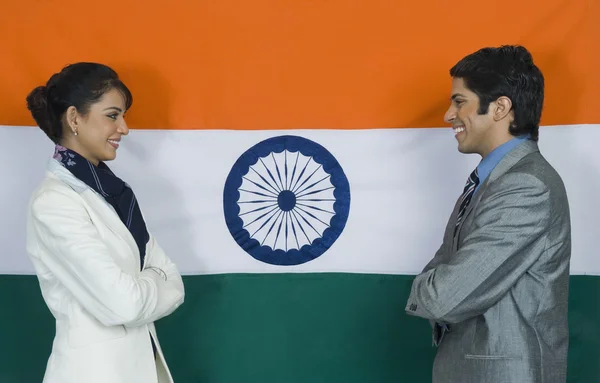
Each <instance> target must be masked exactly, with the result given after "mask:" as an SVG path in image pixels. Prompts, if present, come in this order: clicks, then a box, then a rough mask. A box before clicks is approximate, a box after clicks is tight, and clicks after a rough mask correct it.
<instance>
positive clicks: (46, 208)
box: [29, 191, 182, 326]
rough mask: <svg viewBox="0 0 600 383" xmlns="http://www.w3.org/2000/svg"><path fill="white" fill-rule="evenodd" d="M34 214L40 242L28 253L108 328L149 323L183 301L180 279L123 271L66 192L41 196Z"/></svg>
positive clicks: (32, 221)
mask: <svg viewBox="0 0 600 383" xmlns="http://www.w3.org/2000/svg"><path fill="white" fill-rule="evenodd" d="M30 214H31V216H30V225H31V228H30V230H32V231H33V234H34V235H35V237H36V239H37V241H35V245H30V246H34V247H33V248H30V249H29V250H30V252H32V253H34V254H35V255H36V256H38V257H39V258H40V260H41V261H42V262H43V263H44V264H45V265H46V267H48V269H49V270H50V271H51V272H52V273H53V275H54V276H55V277H56V278H57V279H58V280H59V281H60V282H61V283H62V284H63V285H64V286H65V287H66V288H67V289H68V290H69V291H70V292H71V293H72V294H73V296H74V297H75V299H77V301H78V302H79V303H80V304H81V305H82V306H83V307H84V308H85V309H86V310H87V311H88V312H90V313H91V314H92V315H93V316H94V317H95V318H96V319H97V320H98V321H100V322H101V323H102V324H104V325H105V326H114V325H132V324H137V323H143V322H146V321H150V319H151V318H155V317H159V316H161V315H162V314H164V313H165V312H168V311H169V310H171V309H172V307H173V305H176V304H177V302H179V301H180V300H181V299H182V297H181V296H180V295H182V292H181V289H180V288H179V286H178V282H177V280H176V279H172V280H165V279H164V278H163V277H162V276H161V274H160V273H157V272H156V271H154V270H150V269H145V270H143V271H141V272H140V273H139V274H137V275H131V274H128V273H126V272H124V271H123V270H122V269H121V267H120V266H119V265H118V264H117V263H116V262H115V260H114V259H113V257H112V256H111V255H110V254H109V250H108V248H107V247H106V245H105V244H104V242H103V240H102V238H100V236H99V234H98V231H97V230H96V227H95V226H94V224H93V222H92V221H91V219H90V216H89V215H88V213H87V211H86V209H85V207H84V206H83V204H81V203H78V202H77V200H76V199H75V198H73V196H71V195H69V194H68V193H66V192H61V191H47V192H44V193H42V194H40V195H39V196H37V197H36V198H35V199H34V200H33V201H32V203H31V210H30ZM35 246H37V247H38V248H41V249H37V248H36V247H35ZM40 250H41V251H40Z"/></svg>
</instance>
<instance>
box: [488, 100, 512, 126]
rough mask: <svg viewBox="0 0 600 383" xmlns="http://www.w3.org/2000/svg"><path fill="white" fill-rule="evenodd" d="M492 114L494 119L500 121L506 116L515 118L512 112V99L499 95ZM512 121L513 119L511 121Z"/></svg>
mask: <svg viewBox="0 0 600 383" xmlns="http://www.w3.org/2000/svg"><path fill="white" fill-rule="evenodd" d="M492 108H493V109H492V114H493V118H494V121H500V120H503V119H505V118H507V117H508V118H511V120H512V119H513V118H514V116H513V114H512V113H511V112H512V101H511V100H510V98H508V97H506V96H502V97H499V98H498V99H497V100H496V101H494V102H493V103H492ZM511 123H512V121H511Z"/></svg>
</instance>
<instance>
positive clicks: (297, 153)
mask: <svg viewBox="0 0 600 383" xmlns="http://www.w3.org/2000/svg"><path fill="white" fill-rule="evenodd" d="M223 209H224V213H225V222H226V224H227V227H228V229H229V232H230V233H231V235H232V237H233V239H234V240H235V241H236V242H237V244H238V245H239V246H240V247H241V248H242V249H244V251H246V252H247V253H248V254H250V255H251V256H252V257H254V258H255V259H257V260H259V261H262V262H265V263H268V264H272V265H299V264H302V263H306V262H309V261H311V260H313V259H315V258H318V257H319V256H321V255H322V254H323V253H325V252H326V251H327V250H328V249H329V248H330V247H331V246H332V245H333V243H334V242H335V241H336V240H337V239H338V237H339V236H340V234H341V233H342V231H343V230H344V227H345V226H346V221H347V220H348V213H349V211H350V186H349V183H348V179H347V178H346V175H345V174H344V171H343V169H342V167H341V165H340V164H339V163H338V161H337V160H336V159H335V157H333V155H332V154H331V153H330V152H329V151H328V150H327V149H325V148H324V147H323V146H321V145H319V144H317V143H316V142H313V141H311V140H308V139H306V138H303V137H298V136H278V137H272V138H269V139H267V140H264V141H261V142H259V143H258V144H256V145H254V146H253V147H251V148H250V149H248V150H247V151H246V152H244V153H243V154H242V155H241V156H240V157H239V158H238V160H237V161H236V162H235V164H234V165H233V167H232V169H231V171H230V172H229V175H228V176H227V180H226V182H225V188H224V191H223Z"/></svg>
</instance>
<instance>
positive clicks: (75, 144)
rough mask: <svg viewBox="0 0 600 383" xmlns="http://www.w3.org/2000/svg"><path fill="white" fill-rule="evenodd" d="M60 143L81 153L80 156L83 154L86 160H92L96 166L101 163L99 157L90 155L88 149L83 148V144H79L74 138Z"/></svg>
mask: <svg viewBox="0 0 600 383" xmlns="http://www.w3.org/2000/svg"><path fill="white" fill-rule="evenodd" d="M58 144H59V145H61V146H64V147H65V148H67V149H69V150H72V151H74V152H75V153H77V154H79V155H80V156H82V157H83V158H85V159H86V160H88V161H90V162H91V163H92V164H93V165H94V166H98V164H99V163H100V161H98V159H97V158H94V157H92V156H90V155H89V154H88V153H87V151H86V150H85V149H83V148H82V147H81V145H79V143H78V142H76V141H74V140H72V139H64V140H61V141H60V142H59V143H58Z"/></svg>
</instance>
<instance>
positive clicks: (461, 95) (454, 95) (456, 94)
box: [450, 93, 467, 101]
mask: <svg viewBox="0 0 600 383" xmlns="http://www.w3.org/2000/svg"><path fill="white" fill-rule="evenodd" d="M457 97H464V98H467V96H465V95H464V94H462V93H454V94H453V95H452V97H450V99H451V100H453V101H454V100H456V98H457Z"/></svg>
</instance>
